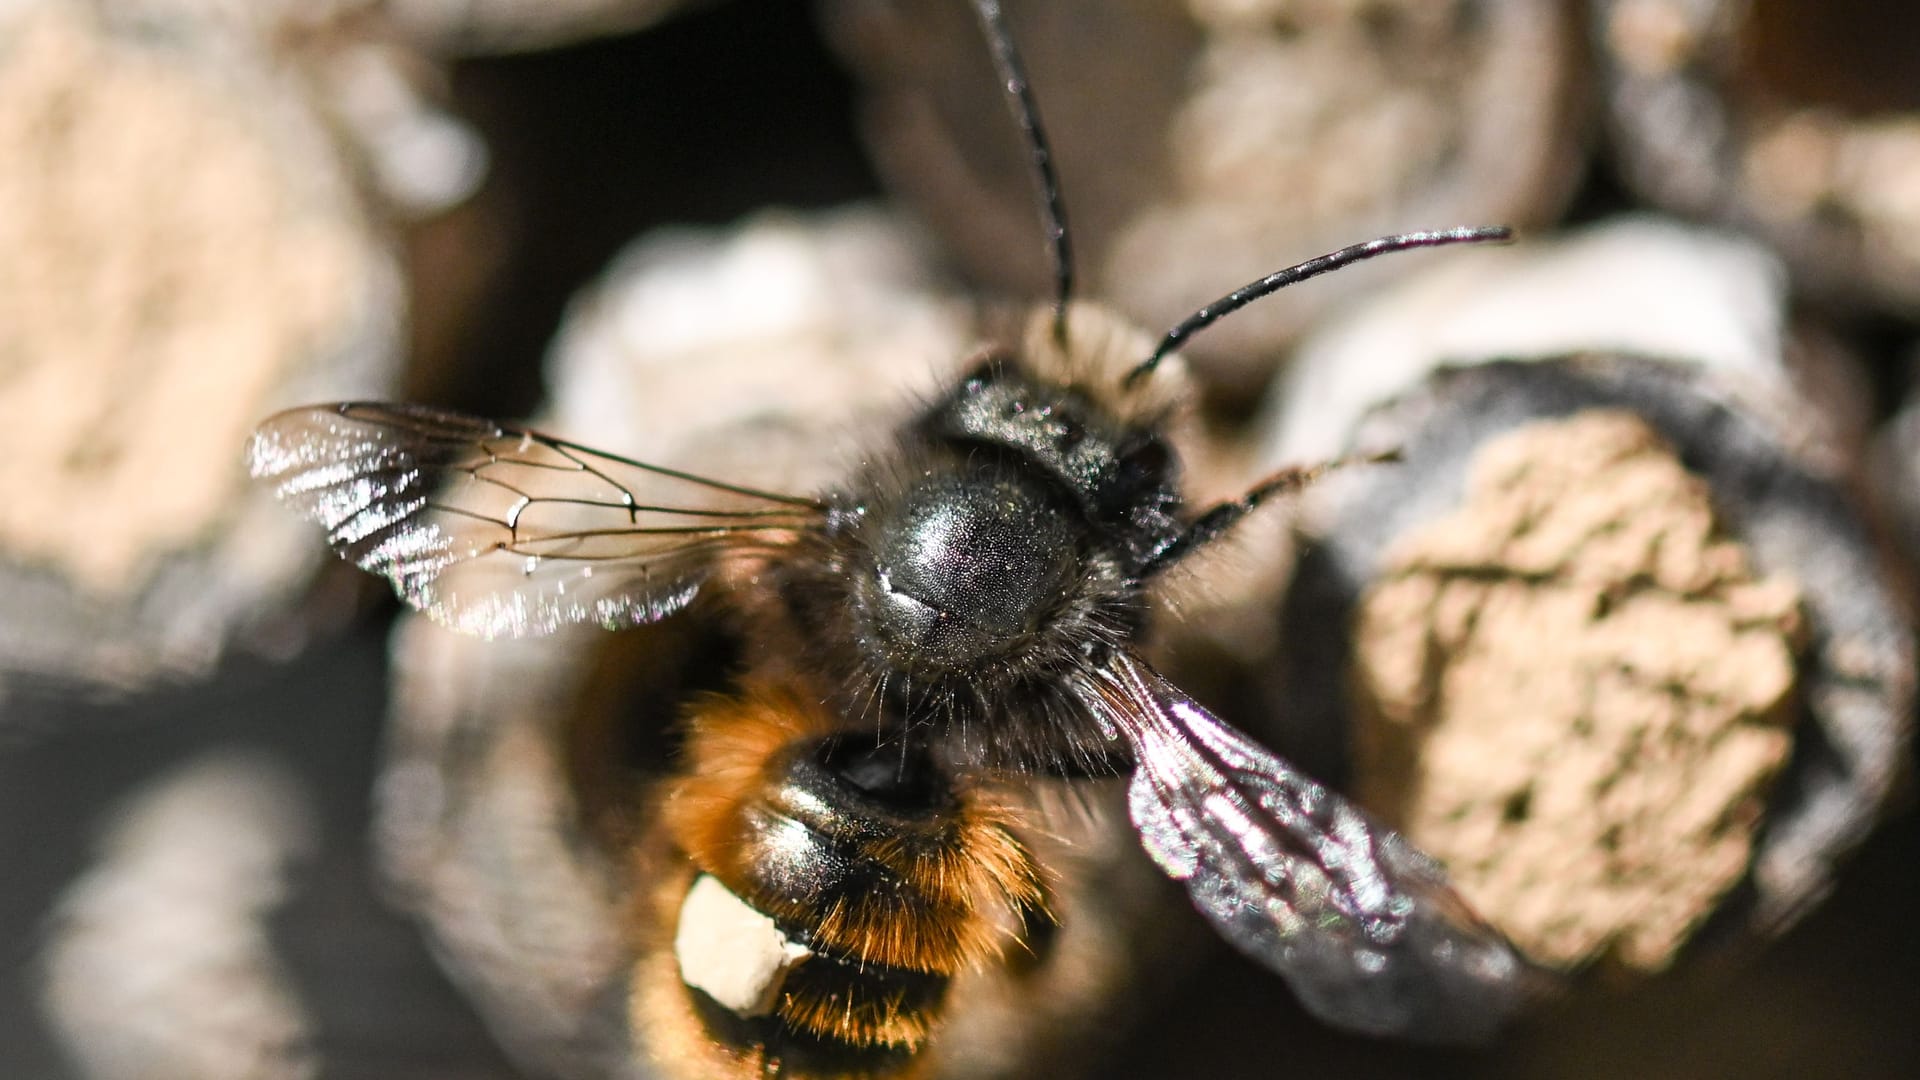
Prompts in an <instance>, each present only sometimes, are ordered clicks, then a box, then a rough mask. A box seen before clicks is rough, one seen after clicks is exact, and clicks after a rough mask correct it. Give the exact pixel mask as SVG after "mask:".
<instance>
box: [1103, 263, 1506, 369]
mask: <svg viewBox="0 0 1920 1080" xmlns="http://www.w3.org/2000/svg"><path fill="white" fill-rule="evenodd" d="M1512 239H1513V230H1512V229H1509V228H1507V227H1506V226H1504V225H1483V226H1478V227H1462V228H1458V229H1437V230H1434V231H1431V232H1411V233H1401V234H1399V235H1398V236H1383V237H1381V238H1380V239H1378V240H1369V241H1367V242H1366V243H1364V244H1354V245H1353V246H1351V247H1343V248H1341V249H1340V250H1339V251H1334V252H1329V253H1328V254H1325V255H1322V256H1320V257H1319V258H1315V259H1308V260H1307V261H1306V262H1303V263H1300V264H1298V265H1296V266H1289V267H1287V268H1286V269H1285V270H1276V271H1274V272H1273V273H1271V274H1268V275H1267V276H1266V277H1263V278H1261V279H1260V280H1258V281H1253V282H1249V283H1247V284H1245V285H1242V286H1241V287H1239V288H1238V289H1235V290H1233V291H1232V292H1230V293H1228V294H1227V295H1225V296H1223V297H1221V298H1220V299H1218V300H1215V301H1214V302H1213V303H1211V304H1208V305H1207V306H1205V307H1203V308H1201V309H1200V310H1199V311H1196V312H1194V313H1193V314H1191V315H1189V316H1187V317H1186V318H1184V319H1182V320H1180V325H1178V326H1176V327H1174V328H1173V329H1171V330H1169V331H1167V336H1165V337H1163V338H1161V339H1160V344H1159V346H1158V347H1157V348H1155V349H1154V350H1153V355H1152V356H1149V357H1147V358H1146V359H1145V360H1142V361H1141V362H1140V363H1139V364H1138V365H1137V366H1136V367H1135V368H1134V369H1133V370H1132V371H1129V372H1127V377H1126V379H1125V380H1123V382H1124V385H1126V386H1129V387H1132V386H1135V385H1137V384H1138V383H1139V382H1140V380H1141V379H1144V378H1146V377H1147V376H1148V375H1151V374H1153V369H1154V368H1157V367H1159V366H1160V361H1162V360H1164V359H1166V358H1167V354H1168V353H1171V352H1172V351H1173V350H1175V349H1177V348H1179V347H1180V345H1181V343H1182V342H1184V341H1186V340H1187V339H1188V338H1190V337H1192V336H1193V335H1194V334H1197V333H1199V332H1200V331H1202V330H1205V329H1206V328H1207V327H1209V326H1212V325H1213V324H1214V323H1215V322H1217V321H1219V319H1220V318H1221V317H1222V316H1226V315H1231V314H1232V313H1234V312H1236V311H1239V310H1240V309H1241V308H1243V307H1246V306H1247V305H1248V304H1251V303H1253V302H1254V301H1255V300H1258V299H1260V298H1261V297H1263V296H1266V295H1268V294H1270V293H1275V292H1278V291H1279V290H1281V289H1284V288H1286V287H1287V286H1289V285H1294V284H1298V283H1299V282H1302V281H1305V280H1307V279H1308V278H1310V277H1319V276H1320V275H1321V274H1324V273H1327V272H1328V271H1331V270H1338V269H1340V268H1341V267H1343V266H1351V265H1353V264H1354V263H1357V262H1360V261H1362V260H1364V259H1371V258H1373V257H1374V256H1376V255H1385V254H1387V253H1388V252H1390V251H1409V250H1411V249H1413V248H1425V247H1440V246H1442V245H1445V244H1504V243H1506V242H1507V241H1509V240H1512Z"/></svg>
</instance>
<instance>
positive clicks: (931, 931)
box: [663, 686, 1042, 1075]
mask: <svg viewBox="0 0 1920 1080" xmlns="http://www.w3.org/2000/svg"><path fill="white" fill-rule="evenodd" d="M833 726H834V725H833V724H832V723H831V721H830V720H829V719H828V718H827V717H825V716H823V715H821V710H820V707H819V706H817V705H814V704H811V701H810V700H803V699H802V698H801V697H799V696H796V695H794V694H793V693H791V692H788V691H785V690H781V689H775V688H771V687H766V686H759V687H750V688H749V689H748V691H747V692H746V693H744V694H743V695H742V696H741V697H739V698H736V699H726V700H720V701H714V702H710V703H708V704H707V705H706V706H705V707H704V708H703V709H702V710H701V712H700V713H699V715H697V716H696V717H695V718H694V724H693V732H692V741H691V742H690V744H689V746H690V762H689V765H690V767H689V769H688V770H687V773H686V774H685V775H684V777H682V778H681V779H680V780H679V781H677V782H676V784H675V785H674V787H673V789H672V791H671V794H670V796H669V798H668V799H667V801H666V803H665V805H664V808H663V816H664V819H665V822H666V826H667V829H668V830H669V832H670V834H671V835H672V837H673V839H674V842H675V844H676V846H677V847H679V848H680V850H682V851H684V852H685V853H686V854H687V856H688V857H689V858H690V859H691V861H692V862H693V864H694V866H695V867H696V868H697V869H698V870H699V871H700V875H701V878H700V879H697V880H696V882H695V884H694V887H693V888H691V889H690V890H689V892H688V898H687V901H686V902H685V904H684V905H683V907H682V911H681V915H680V918H681V922H682V927H681V931H680V937H679V938H678V939H677V940H676V945H675V948H676V951H677V953H678V954H679V955H678V960H679V963H680V969H681V974H682V979H683V981H685V982H686V983H687V985H688V987H689V989H690V991H691V992H694V993H695V995H696V997H697V998H700V999H701V1001H700V1011H701V1012H702V1015H703V1018H704V1019H705V1021H706V1023H707V1026H708V1027H709V1030H710V1031H711V1032H712V1033H713V1035H714V1036H715V1037H716V1038H718V1039H721V1040H724V1041H742V1040H744V1041H745V1042H747V1043H749V1044H758V1045H753V1046H749V1047H745V1048H744V1049H747V1050H750V1051H752V1052H755V1053H759V1054H771V1055H777V1056H780V1057H781V1058H782V1059H783V1060H786V1061H787V1063H788V1065H789V1066H792V1067H801V1062H802V1061H806V1060H821V1061H824V1060H836V1061H839V1062H840V1064H838V1065H835V1066H834V1067H833V1068H832V1069H827V1068H821V1069H819V1070H818V1071H819V1073H820V1074H823V1075H833V1074H836V1073H839V1072H849V1071H850V1072H855V1073H874V1074H878V1073H883V1072H886V1071H889V1069H890V1068H891V1067H892V1066H893V1065H897V1064H900V1063H904V1062H905V1061H907V1060H908V1059H910V1058H911V1056H912V1054H913V1052H914V1051H915V1050H916V1049H917V1048H918V1047H919V1046H920V1045H921V1043H922V1042H923V1041H924V1040H925V1039H926V1037H927V1035H928V1034H929V1033H930V1032H931V1031H932V1029H933V1027H934V1026H935V1024H936V1023H937V1021H938V1018H939V1014H940V1010H941V1007H942V1005H943V1003H944V999H945V994H946V989H947V984H948V981H949V979H950V978H951V977H952V976H953V975H954V974H956V973H958V972H959V971H961V970H964V969H968V968H976V967H983V966H986V965H988V964H991V963H994V962H996V961H998V960H999V958H1000V957H1001V955H1002V953H1003V952H1004V950H1005V949H1006V948H1007V947H1008V946H1009V945H1011V944H1012V943H1014V942H1015V941H1016V940H1017V939H1018V938H1019V937H1020V936H1021V934H1022V933H1023V930H1024V928H1025V926H1027V925H1028V924H1029V923H1030V922H1031V921H1033V919H1034V918H1035V916H1036V915H1037V914H1039V913H1040V912H1041V906H1042V901H1041V890H1040V884H1039V875H1038V870H1037V868H1036V867H1035V865H1034V862H1033V860H1032V857H1031V856H1030V855H1029V854H1028V852H1027V849H1026V847H1025V846H1024V845H1023V844H1022V843H1021V842H1020V841H1019V840H1018V839H1017V838H1016V837H1015V836H1014V834H1013V832H1012V830H1011V818H1012V815H1011V812H1010V811H1009V810H1008V809H1007V808H1005V807H1003V806H1001V805H999V804H998V803H996V802H994V801H993V800H992V799H990V798H988V797H986V796H985V795H984V794H983V793H981V792H979V791H977V790H974V789H972V788H970V787H968V786H966V785H963V784H961V783H958V782H956V781H955V780H954V779H953V777H951V776H950V775H949V774H948V773H947V772H946V770H944V769H942V768H940V767H939V766H938V765H937V764H936V763H935V762H933V761H932V760H931V758H930V757H929V756H928V755H927V754H925V753H923V752H919V751H915V750H912V749H909V750H908V752H906V753H904V754H903V753H902V751H901V749H900V748H899V747H898V746H886V747H880V746H876V745H875V744H874V741H873V739H872V738H871V737H869V736H862V735H849V734H845V733H831V731H832V727H833ZM708 878H710V879H711V880H712V882H713V884H712V885H705V884H703V881H704V880H705V879H708ZM757 919H764V920H765V924H764V925H760V924H758V923H757V922H756V920H757ZM714 920H717V922H716V923H715V925H725V926H726V927H727V928H726V929H723V930H714V931H702V930H701V929H700V924H702V923H704V922H708V921H714ZM740 926H746V927H749V928H750V929H748V930H741V929H738V927H740ZM749 937H751V938H756V939H759V940H760V941H761V942H762V943H761V944H760V945H758V946H754V947H753V951H752V953H751V955H749V956H744V957H743V956H739V955H735V952H736V950H737V949H739V948H741V947H742V946H741V945H740V944H739V943H740V942H741V941H742V940H743V939H745V938H749ZM811 1071H812V1070H808V1072H811Z"/></svg>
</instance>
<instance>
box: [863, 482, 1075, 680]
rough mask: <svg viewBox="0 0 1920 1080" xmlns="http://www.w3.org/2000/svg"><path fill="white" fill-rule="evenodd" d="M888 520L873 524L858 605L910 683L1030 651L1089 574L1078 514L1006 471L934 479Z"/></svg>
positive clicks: (871, 633)
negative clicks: (868, 565)
mask: <svg viewBox="0 0 1920 1080" xmlns="http://www.w3.org/2000/svg"><path fill="white" fill-rule="evenodd" d="M884 513H885V515H886V516H885V517H884V518H874V519H871V520H870V521H869V522H868V524H867V528H868V529H869V530H870V534H871V536H872V548H871V555H872V559H873V564H872V566H871V568H870V571H869V572H867V573H863V574H861V575H859V576H858V577H856V578H855V579H854V580H853V582H852V587H853V606H854V612H855V618H856V620H857V621H858V622H859V623H860V624H861V626H862V629H863V631H864V632H863V634H862V638H863V639H864V640H865V641H866V642H867V643H868V645H869V647H870V648H871V649H872V650H874V652H875V653H876V654H877V657H876V658H877V659H880V660H881V661H882V662H884V663H886V664H887V665H888V666H890V667H893V668H895V669H897V670H899V671H901V672H902V673H904V674H906V675H907V676H908V677H910V678H923V679H925V678H938V677H941V676H944V675H950V674H965V673H968V672H972V671H975V670H978V669H979V668H981V667H983V666H985V665H987V664H989V663H992V662H995V661H998V660H1000V659H1001V658H1003V657H1005V656H1007V655H1008V654H1011V653H1016V652H1019V651H1021V650H1023V649H1026V648H1029V647H1031V646H1030V641H1031V639H1032V638H1033V637H1034V635H1035V634H1037V633H1039V632H1041V631H1042V630H1044V629H1047V628H1048V627H1049V626H1050V625H1051V623H1052V621H1053V618H1054V614H1055V613H1054V609H1055V608H1056V607H1058V606H1059V605H1060V604H1061V603H1062V602H1063V601H1065V600H1066V599H1067V598H1068V597H1069V595H1070V593H1071V587H1072V585H1073V583H1074V582H1075V580H1076V579H1078V578H1079V577H1080V576H1081V574H1082V572H1083V566H1084V555H1083V553H1082V550H1081V549H1082V546H1083V541H1084V539H1085V537H1084V533H1085V530H1084V529H1083V528H1081V527H1080V523H1079V522H1077V521H1075V520H1074V516H1075V515H1074V512H1073V509H1072V508H1071V507H1070V506H1068V505H1066V504H1065V503H1064V502H1063V501H1062V500H1060V499H1058V498H1056V497H1055V496H1054V494H1053V493H1052V492H1051V491H1049V490H1047V488H1046V487H1045V486H1044V485H1041V484H1035V483H1033V482H1032V480H1031V478H1030V477H1027V476H1025V475H1023V474H1022V473H1021V472H1020V471H1019V470H1017V469H1014V468H1010V467H1008V466H1007V465H1005V464H1003V463H998V462H995V463H992V464H989V465H988V466H986V467H984V468H982V467H974V468H969V469H967V470H966V471H964V472H961V473H958V474H955V475H949V476H944V477H940V478H938V479H935V480H933V482H931V483H930V484H928V485H926V486H920V487H916V488H914V489H913V490H911V491H908V492H906V493H905V494H904V497H903V498H901V500H900V501H898V502H897V503H894V504H892V505H890V506H887V507H885V508H884Z"/></svg>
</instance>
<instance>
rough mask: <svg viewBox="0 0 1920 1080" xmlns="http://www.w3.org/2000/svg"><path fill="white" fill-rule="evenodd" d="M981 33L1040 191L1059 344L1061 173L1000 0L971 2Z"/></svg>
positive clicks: (1069, 283) (1067, 251) (1063, 264)
mask: <svg viewBox="0 0 1920 1080" xmlns="http://www.w3.org/2000/svg"><path fill="white" fill-rule="evenodd" d="M973 10H974V12H975V13H976V14H978V15H979V16H980V27H981V29H982V30H983V31H985V33H986V38H987V48H988V50H989V51H990V52H992V53H993V65H994V67H995V68H996V69H997V70H998V71H999V73H1000V82H1001V85H1002V87H1003V88H1004V89H1005V90H1006V92H1007V105H1008V107H1010V108H1011V109H1012V110H1013V118H1014V120H1015V121H1017V122H1018V123H1019V125H1020V133H1021V134H1022V135H1024V136H1026V140H1027V160H1028V162H1029V163H1030V164H1031V165H1032V166H1033V177H1034V182H1035V184H1036V185H1037V186H1038V187H1039V189H1040V215H1041V219H1042V221H1043V223H1044V224H1045V225H1046V229H1047V250H1048V253H1049V254H1050V255H1051V257H1052V260H1053V336H1054V339H1055V340H1056V341H1058V342H1059V343H1060V344H1061V345H1062V346H1064V345H1065V344H1066V342H1067V301H1068V300H1070V299H1072V298H1073V245H1072V244H1071V242H1070V241H1069V240H1068V238H1067V208H1066V205H1065V204H1064V203H1062V202H1061V200H1060V177H1059V175H1058V174H1057V173H1055V172H1054V169H1053V149H1052V147H1051V146H1050V145H1049V144H1048V143H1047V133H1046V130H1045V129H1044V128H1042V127H1041V126H1040V107H1039V106H1038V105H1037V104H1035V103H1034V100H1033V88H1032V86H1030V85H1029V84H1028V82H1027V73H1026V69H1025V68H1024V66H1023V65H1022V64H1021V63H1020V52H1019V50H1017V49H1015V48H1014V47H1013V35H1012V34H1011V33H1009V32H1008V31H1007V22H1006V18H1005V17H1004V16H1003V15H1002V14H1001V13H1000V3H999V0H973Z"/></svg>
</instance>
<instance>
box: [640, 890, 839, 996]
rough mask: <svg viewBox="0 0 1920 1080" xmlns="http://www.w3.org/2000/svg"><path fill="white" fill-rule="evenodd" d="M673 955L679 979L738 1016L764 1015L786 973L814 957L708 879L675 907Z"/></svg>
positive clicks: (760, 915) (690, 891)
mask: <svg viewBox="0 0 1920 1080" xmlns="http://www.w3.org/2000/svg"><path fill="white" fill-rule="evenodd" d="M673 953H674V956H675V958H676V959H678V960H679V961H680V979H681V981H682V982H684V983H686V984H687V985H688V986H691V987H693V988H694V989H696V990H702V991H705V992H706V994H707V995H708V996H709V997H711V998H713V1000H715V1001H717V1002H719V1003H720V1004H722V1005H724V1006H726V1007H727V1008H729V1009H731V1010H733V1011H734V1012H735V1013H737V1014H739V1015H741V1016H765V1015H766V1014H767V1013H769V1012H771V1011H772V1010H773V1005H774V1002H776V1001H778V1000H779V995H780V987H781V984H783V983H784V982H786V978H787V973H788V972H789V971H792V970H793V969H794V967H795V966H796V965H798V964H799V963H800V962H801V961H802V960H805V959H806V958H807V957H809V956H812V955H813V953H812V952H811V951H810V950H809V949H808V948H807V947H806V946H805V945H800V944H797V943H795V942H793V941H790V940H788V938H787V936H786V935H785V934H783V933H781V932H780V928H779V927H778V926H776V925H774V922H773V920H772V919H770V918H768V917H767V916H765V915H763V914H761V913H760V912H758V911H755V910H754V909H753V908H751V907H749V906H748V905H747V903H746V901H744V900H742V899H740V898H739V897H737V896H735V895H733V893H732V892H730V891H729V890H728V889H727V887H726V886H725V885H722V884H720V882H719V881H718V880H717V879H715V878H714V877H713V876H711V875H709V874H702V875H700V876H699V878H697V879H695V881H694V883H693V887H692V888H690V889H688V890H687V898H686V900H685V901H683V902H682V903H681V905H680V926H679V929H678V930H676V931H675V932H674V936H673Z"/></svg>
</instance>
